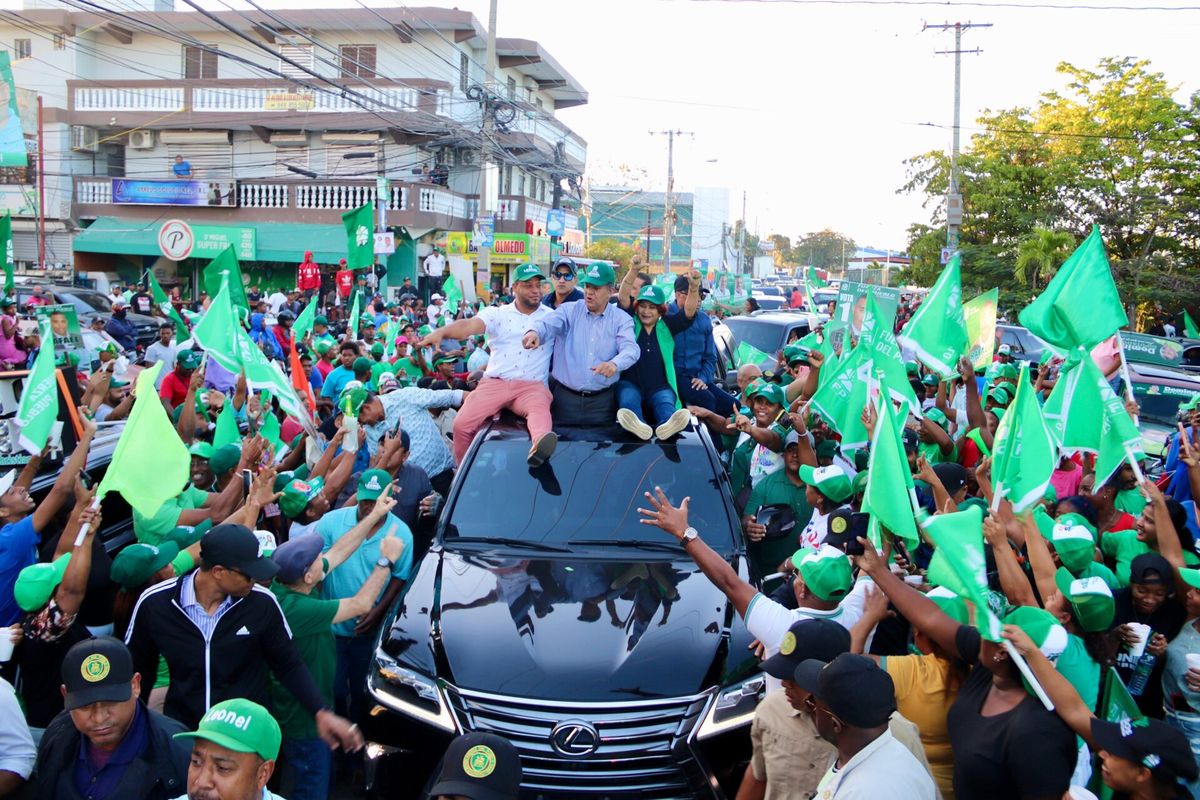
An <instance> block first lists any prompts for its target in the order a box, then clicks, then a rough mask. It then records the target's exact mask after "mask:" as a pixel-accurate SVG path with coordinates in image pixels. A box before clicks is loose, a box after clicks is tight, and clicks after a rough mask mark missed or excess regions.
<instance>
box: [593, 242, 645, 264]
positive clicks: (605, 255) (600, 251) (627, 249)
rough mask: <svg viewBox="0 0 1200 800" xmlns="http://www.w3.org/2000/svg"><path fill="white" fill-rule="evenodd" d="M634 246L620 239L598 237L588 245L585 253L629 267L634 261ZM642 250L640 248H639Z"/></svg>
mask: <svg viewBox="0 0 1200 800" xmlns="http://www.w3.org/2000/svg"><path fill="white" fill-rule="evenodd" d="M634 249H635V248H634V246H633V245H631V244H626V243H625V242H622V241H621V240H620V239H612V238H605V239H597V240H596V241H594V242H592V243H591V244H589V245H588V246H587V249H585V250H584V251H583V254H584V255H585V256H587V257H588V258H600V259H604V260H605V261H614V262H616V263H617V264H618V265H620V266H622V267H628V266H629V265H630V264H631V263H632V262H633V253H634ZM639 252H640V250H639Z"/></svg>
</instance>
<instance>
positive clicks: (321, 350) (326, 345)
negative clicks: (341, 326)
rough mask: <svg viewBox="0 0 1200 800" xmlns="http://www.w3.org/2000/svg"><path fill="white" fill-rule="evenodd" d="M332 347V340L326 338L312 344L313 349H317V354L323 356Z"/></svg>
mask: <svg viewBox="0 0 1200 800" xmlns="http://www.w3.org/2000/svg"><path fill="white" fill-rule="evenodd" d="M332 349H333V342H331V341H329V340H328V339H322V340H321V341H319V342H317V343H316V344H314V345H313V350H316V351H317V355H319V356H323V355H325V354H326V353H328V352H329V351H330V350H332Z"/></svg>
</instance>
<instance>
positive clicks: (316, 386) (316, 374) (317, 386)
mask: <svg viewBox="0 0 1200 800" xmlns="http://www.w3.org/2000/svg"><path fill="white" fill-rule="evenodd" d="M330 372H333V370H330ZM308 385H309V386H310V387H312V390H313V391H314V392H319V391H320V390H321V387H322V386H324V385H325V378H324V376H322V375H321V370H319V369H317V367H316V365H314V366H313V368H312V371H311V372H309V373H308Z"/></svg>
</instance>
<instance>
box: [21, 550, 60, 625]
mask: <svg viewBox="0 0 1200 800" xmlns="http://www.w3.org/2000/svg"><path fill="white" fill-rule="evenodd" d="M69 563H71V554H70V553H63V554H62V555H61V556H59V557H58V558H56V559H54V560H53V561H51V562H50V563H49V564H30V565H29V566H28V567H26V568H25V569H23V570H21V572H20V574H19V575H17V582H16V584H15V585H14V586H13V596H14V597H16V599H17V605H19V606H20V607H21V610H22V611H37V610H38V609H39V608H41V607H42V606H44V605H46V603H47V602H48V601H49V600H50V596H51V595H52V594H54V590H55V589H56V588H58V585H59V584H60V583H62V579H63V573H65V572H66V571H67V564H69Z"/></svg>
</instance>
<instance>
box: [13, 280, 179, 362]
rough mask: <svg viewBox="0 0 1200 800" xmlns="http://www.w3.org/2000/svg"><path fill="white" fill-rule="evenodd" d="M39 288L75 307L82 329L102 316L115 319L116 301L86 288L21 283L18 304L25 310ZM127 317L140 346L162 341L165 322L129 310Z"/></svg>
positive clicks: (60, 302)
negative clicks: (113, 307) (159, 337)
mask: <svg viewBox="0 0 1200 800" xmlns="http://www.w3.org/2000/svg"><path fill="white" fill-rule="evenodd" d="M38 285H40V286H41V287H42V293H43V294H44V295H49V296H50V297H52V298H53V299H54V302H55V303H59V304H68V305H72V306H74V307H75V314H76V316H77V317H78V318H79V325H80V327H82V328H87V327H88V326H89V325H90V324H91V322H92V319H93V318H94V317H101V318H102V319H104V320H105V321H107V320H108V319H109V318H110V317H111V316H112V301H111V300H110V299H109V297H108V295H106V294H104V293H103V292H97V291H95V290H94V289H84V288H81V287H79V286H68V285H65V284H57V283H56V284H34V283H21V284H17V287H16V288H17V304H18V306H19V307H21V308H24V307H25V305H26V304H27V303H28V302H29V298H31V297H33V287H34V286H38ZM125 318H126V319H127V320H129V322H130V323H131V324H132V325H133V327H134V329H135V330H136V331H137V343H138V345H139V346H140V347H149V346H150V345H152V344H154V342H155V340H157V339H158V329H159V327H160V325H161V324H162V321H161V320H159V319H156V318H155V317H148V316H146V315H145V314H135V313H133V312H132V311H127V312H126V317H125Z"/></svg>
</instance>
